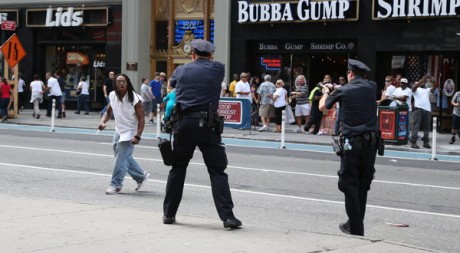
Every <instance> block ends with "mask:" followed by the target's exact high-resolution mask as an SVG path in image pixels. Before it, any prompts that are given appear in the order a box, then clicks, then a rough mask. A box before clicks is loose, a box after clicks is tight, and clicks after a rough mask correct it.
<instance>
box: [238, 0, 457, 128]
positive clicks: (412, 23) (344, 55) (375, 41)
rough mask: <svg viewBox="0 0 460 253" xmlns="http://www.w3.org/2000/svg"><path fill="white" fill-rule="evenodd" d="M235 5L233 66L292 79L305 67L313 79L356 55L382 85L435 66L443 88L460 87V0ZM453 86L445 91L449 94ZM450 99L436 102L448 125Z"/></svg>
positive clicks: (247, 1)
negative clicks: (441, 103)
mask: <svg viewBox="0 0 460 253" xmlns="http://www.w3.org/2000/svg"><path fill="white" fill-rule="evenodd" d="M231 10H232V13H231V43H230V44H231V54H230V58H231V60H230V62H231V66H230V69H231V72H232V73H239V72H241V71H249V72H251V73H252V74H253V75H261V74H262V73H271V74H275V76H276V77H280V78H283V79H284V80H285V81H286V82H287V83H291V82H292V80H294V78H295V76H296V75H298V74H304V75H306V77H307V79H308V83H309V85H310V87H313V86H314V85H315V84H316V83H318V82H319V81H321V80H322V78H323V76H324V75H325V74H329V75H331V76H332V78H333V80H334V81H337V79H338V77H339V76H340V75H345V74H346V72H345V71H346V60H347V59H348V58H355V57H356V58H358V59H360V60H362V61H364V62H365V63H367V64H368V65H369V67H370V68H371V69H372V70H373V72H372V73H371V74H370V76H369V78H371V79H374V80H375V81H376V82H377V83H378V85H379V88H380V89H382V88H383V85H384V84H383V80H384V78H385V76H386V75H396V74H401V75H402V76H403V77H406V78H408V79H409V80H410V82H414V81H416V80H418V79H420V78H421V77H422V76H424V75H426V74H429V75H432V76H434V77H435V79H436V80H437V83H438V84H439V86H440V87H441V88H443V87H444V84H445V83H446V81H447V82H448V83H449V87H450V88H449V89H452V84H457V85H454V91H456V90H458V83H459V81H460V79H459V75H458V73H459V70H460V66H459V64H458V63H459V61H460V22H459V15H460V3H459V2H458V1H454V0H440V1H437V0H435V1H433V0H420V1H411V0H369V1H368V0H338V1H332V0H329V1H313V0H293V1H270V2H267V1H256V0H232V3H231ZM267 59H268V60H267ZM264 60H265V62H264ZM267 63H273V65H276V66H272V67H274V68H271V67H269V64H267ZM278 63H279V64H278ZM451 93H452V92H440V93H439V94H440V96H445V98H447V100H448V101H447V102H449V101H450V99H451V96H448V95H449V94H451ZM445 98H444V99H445ZM441 99H442V98H441ZM447 104H448V106H447V108H444V109H441V108H439V109H438V108H435V111H439V112H437V114H438V115H439V114H441V111H442V115H443V121H442V122H443V126H442V128H443V129H446V128H450V125H449V123H448V119H449V117H450V116H449V115H451V112H452V107H451V106H450V103H447ZM434 114H435V115H436V113H434ZM444 118H446V119H447V120H444Z"/></svg>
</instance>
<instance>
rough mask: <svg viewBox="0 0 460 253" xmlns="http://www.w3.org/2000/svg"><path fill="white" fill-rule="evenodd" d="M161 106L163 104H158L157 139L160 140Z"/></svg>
mask: <svg viewBox="0 0 460 253" xmlns="http://www.w3.org/2000/svg"><path fill="white" fill-rule="evenodd" d="M160 106H161V104H157V137H156V138H157V139H160V124H161V122H160Z"/></svg>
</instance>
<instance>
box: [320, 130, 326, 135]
mask: <svg viewBox="0 0 460 253" xmlns="http://www.w3.org/2000/svg"><path fill="white" fill-rule="evenodd" d="M325 134H326V132H323V131H319V132H318V135H325Z"/></svg>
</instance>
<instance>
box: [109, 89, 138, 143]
mask: <svg viewBox="0 0 460 253" xmlns="http://www.w3.org/2000/svg"><path fill="white" fill-rule="evenodd" d="M109 98H110V105H111V106H112V110H113V115H114V117H115V131H116V132H117V133H118V134H119V135H120V139H119V140H118V142H122V141H130V140H132V139H133V137H134V135H136V132H137V124H138V120H137V117H136V109H135V108H134V106H135V105H136V104H137V103H138V102H139V101H140V100H141V99H140V95H139V94H137V93H135V92H134V99H133V103H130V102H129V101H128V93H126V95H125V96H124V97H123V101H120V100H119V99H118V97H117V94H116V93H115V91H112V92H110V94H109Z"/></svg>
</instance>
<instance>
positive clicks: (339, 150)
mask: <svg viewBox="0 0 460 253" xmlns="http://www.w3.org/2000/svg"><path fill="white" fill-rule="evenodd" d="M331 145H332V149H333V150H334V152H335V154H336V155H338V156H341V155H342V154H343V146H342V143H340V140H339V139H335V138H332V142H331Z"/></svg>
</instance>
